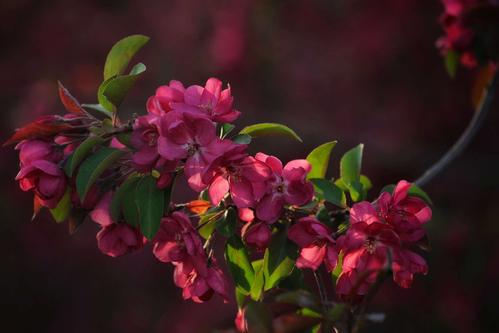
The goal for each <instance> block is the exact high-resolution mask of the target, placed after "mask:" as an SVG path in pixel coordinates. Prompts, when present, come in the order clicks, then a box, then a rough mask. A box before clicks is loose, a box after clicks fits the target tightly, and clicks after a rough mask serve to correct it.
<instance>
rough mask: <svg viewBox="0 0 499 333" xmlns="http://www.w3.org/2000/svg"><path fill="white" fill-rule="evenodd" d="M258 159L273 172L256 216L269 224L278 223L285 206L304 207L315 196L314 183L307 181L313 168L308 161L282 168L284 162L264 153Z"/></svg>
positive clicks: (257, 156) (297, 162) (292, 162)
mask: <svg viewBox="0 0 499 333" xmlns="http://www.w3.org/2000/svg"><path fill="white" fill-rule="evenodd" d="M255 157H256V159H257V160H259V161H262V162H264V163H266V164H267V165H268V166H269V167H270V169H271V170H272V176H271V177H270V179H269V180H268V182H267V189H266V194H265V196H264V197H263V198H262V200H261V201H260V202H259V203H258V205H257V206H256V216H257V217H258V218H259V219H261V220H263V221H268V222H274V221H276V220H277V219H278V218H279V216H280V215H281V213H282V209H283V207H284V206H285V205H297V206H300V205H304V204H306V203H307V202H309V201H310V200H312V198H313V196H314V188H313V185H312V183H310V182H309V181H307V180H306V178H307V174H308V173H309V172H310V170H311V168H312V166H311V165H310V163H308V162H307V161H306V160H294V161H290V162H288V164H286V166H284V168H283V166H282V162H281V161H280V160H279V159H278V158H276V157H274V156H269V155H266V154H264V153H258V154H256V156H255Z"/></svg>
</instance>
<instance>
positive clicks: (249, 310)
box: [244, 301, 273, 333]
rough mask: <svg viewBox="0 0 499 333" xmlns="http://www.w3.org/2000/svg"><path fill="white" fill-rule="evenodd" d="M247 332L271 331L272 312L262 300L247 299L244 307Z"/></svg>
mask: <svg viewBox="0 0 499 333" xmlns="http://www.w3.org/2000/svg"><path fill="white" fill-rule="evenodd" d="M244 318H245V319H246V323H247V324H248V333H272V332H273V329H272V314H271V313H270V309H269V308H268V307H267V305H266V304H265V303H263V302H255V301H249V302H248V304H247V305H246V306H245V307H244Z"/></svg>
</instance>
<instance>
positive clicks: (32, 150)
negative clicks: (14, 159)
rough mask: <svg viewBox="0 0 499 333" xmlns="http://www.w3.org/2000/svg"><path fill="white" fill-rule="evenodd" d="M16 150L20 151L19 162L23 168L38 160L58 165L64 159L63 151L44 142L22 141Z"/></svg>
mask: <svg viewBox="0 0 499 333" xmlns="http://www.w3.org/2000/svg"><path fill="white" fill-rule="evenodd" d="M16 149H18V150H19V161H20V162H21V165H22V166H23V165H28V164H30V163H31V162H33V161H37V160H45V161H49V162H54V163H58V162H59V161H60V160H61V159H62V151H61V150H60V149H58V148H57V147H56V145H54V144H53V143H49V142H46V141H42V140H25V141H22V142H21V143H19V144H18V145H17V146H16Z"/></svg>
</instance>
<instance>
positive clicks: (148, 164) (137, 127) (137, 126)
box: [130, 114, 160, 172]
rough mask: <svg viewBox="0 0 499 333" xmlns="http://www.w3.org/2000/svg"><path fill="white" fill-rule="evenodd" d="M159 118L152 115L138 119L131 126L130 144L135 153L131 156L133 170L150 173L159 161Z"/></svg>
mask: <svg viewBox="0 0 499 333" xmlns="http://www.w3.org/2000/svg"><path fill="white" fill-rule="evenodd" d="M159 123H160V117H159V116H156V115H154V114H149V115H146V116H141V117H138V118H137V119H136V120H135V123H134V125H133V132H132V135H131V137H130V143H131V145H132V147H133V148H135V149H136V150H137V151H136V152H135V153H134V154H133V156H132V161H133V163H134V166H135V168H136V169H137V170H138V171H141V172H150V171H151V170H152V169H154V167H155V166H156V164H157V163H158V160H159V159H160V155H159V152H158V137H159Z"/></svg>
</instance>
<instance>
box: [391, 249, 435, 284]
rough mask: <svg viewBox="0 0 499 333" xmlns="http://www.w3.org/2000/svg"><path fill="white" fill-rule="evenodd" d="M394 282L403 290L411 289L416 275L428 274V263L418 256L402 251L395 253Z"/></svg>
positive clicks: (393, 264)
mask: <svg viewBox="0 0 499 333" xmlns="http://www.w3.org/2000/svg"><path fill="white" fill-rule="evenodd" d="M392 270H393V280H394V281H395V283H397V284H398V285H399V286H401V287H402V288H409V287H410V286H411V284H412V280H413V278H414V274H424V275H426V274H427V273H428V265H427V264H426V261H425V260H424V259H423V258H422V257H421V256H420V255H418V254H416V253H414V252H412V251H410V250H405V249H401V250H399V251H394V253H393V263H392Z"/></svg>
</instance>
